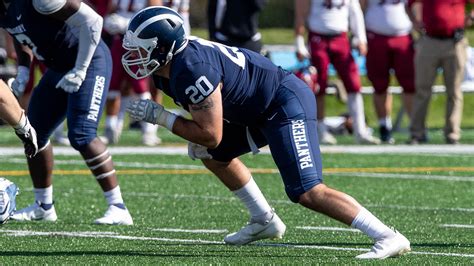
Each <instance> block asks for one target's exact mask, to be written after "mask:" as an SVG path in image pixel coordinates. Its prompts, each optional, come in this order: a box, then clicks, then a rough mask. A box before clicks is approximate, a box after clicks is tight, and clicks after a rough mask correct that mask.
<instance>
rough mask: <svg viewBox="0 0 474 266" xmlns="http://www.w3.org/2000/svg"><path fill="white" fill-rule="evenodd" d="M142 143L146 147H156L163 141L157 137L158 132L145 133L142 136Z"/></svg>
mask: <svg viewBox="0 0 474 266" xmlns="http://www.w3.org/2000/svg"><path fill="white" fill-rule="evenodd" d="M142 143H143V145H145V146H150V147H153V146H156V145H159V144H161V139H160V138H159V137H158V136H157V135H156V132H154V131H153V132H145V133H143V135H142Z"/></svg>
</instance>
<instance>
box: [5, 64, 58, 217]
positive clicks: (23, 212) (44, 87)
mask: <svg viewBox="0 0 474 266" xmlns="http://www.w3.org/2000/svg"><path fill="white" fill-rule="evenodd" d="M62 75H63V73H57V72H54V71H51V70H50V71H47V72H46V73H45V74H44V76H43V78H42V79H41V81H40V82H39V84H38V86H37V87H36V88H35V89H34V90H33V93H32V96H31V99H30V104H29V107H28V117H29V119H30V122H31V124H32V126H33V127H34V128H35V130H36V133H37V137H38V147H39V151H38V153H37V154H36V156H35V157H33V158H28V159H27V162H28V169H29V171H30V175H31V179H32V181H33V191H34V194H35V202H34V203H33V204H32V205H30V206H29V207H27V208H24V209H20V210H18V211H16V212H15V214H14V215H13V216H12V219H14V220H21V221H29V220H43V221H56V219H57V216H56V211H55V209H54V205H53V176H52V175H53V163H54V160H53V149H52V146H51V143H50V141H49V137H50V136H51V134H52V132H53V130H54V129H55V128H56V127H57V126H58V125H59V124H60V123H61V122H62V121H63V120H64V117H65V115H66V108H67V107H66V105H67V94H66V92H64V91H63V90H58V89H56V88H55V86H56V84H57V82H58V81H59V80H60V79H61V78H62Z"/></svg>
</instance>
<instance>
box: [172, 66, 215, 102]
mask: <svg viewBox="0 0 474 266" xmlns="http://www.w3.org/2000/svg"><path fill="white" fill-rule="evenodd" d="M221 80H222V74H221V73H220V71H218V70H216V69H215V68H214V67H213V66H212V65H210V64H208V63H204V62H200V63H196V64H192V65H188V66H186V67H185V68H183V69H182V71H181V72H180V73H179V74H178V75H177V78H176V88H177V89H176V91H177V94H178V98H179V101H180V102H181V104H186V105H189V104H198V103H200V102H202V101H203V100H204V99H206V98H207V97H208V96H209V95H210V94H212V93H213V92H214V90H215V89H216V88H217V86H218V85H219V82H221Z"/></svg>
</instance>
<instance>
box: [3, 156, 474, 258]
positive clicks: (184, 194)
mask: <svg viewBox="0 0 474 266" xmlns="http://www.w3.org/2000/svg"><path fill="white" fill-rule="evenodd" d="M139 150H140V148H139V147H137V151H139ZM0 160H1V168H0V176H7V177H8V178H10V179H11V180H12V181H14V182H15V183H17V184H18V185H19V187H20V188H21V194H20V195H19V196H18V198H17V201H18V206H19V207H20V208H21V207H25V206H26V205H28V204H30V203H31V202H32V201H33V193H32V192H31V189H32V185H31V182H30V179H29V177H28V173H27V168H26V165H25V162H24V158H23V157H22V156H21V155H15V156H2V158H0ZM114 160H115V163H116V164H117V165H118V166H117V170H118V173H119V178H120V182H121V188H122V192H123V196H124V198H125V200H126V203H127V206H128V208H129V209H130V211H131V213H132V215H133V217H134V221H135V225H133V226H130V227H120V226H119V227H114V226H96V225H93V224H92V221H93V220H94V219H95V218H98V217H99V216H101V215H102V214H103V212H104V211H105V208H106V207H105V200H104V199H103V197H102V194H101V191H100V189H99V187H98V186H97V184H96V182H95V180H94V178H93V177H92V176H91V175H90V174H89V172H88V169H87V168H86V167H85V166H84V164H83V161H82V160H81V158H80V157H79V156H57V160H56V164H55V173H56V174H55V175H54V194H55V206H56V210H57V213H58V216H59V220H58V221H57V222H56V223H41V222H34V223H20V222H14V221H11V222H9V223H7V224H5V225H3V226H1V227H0V243H1V251H0V264H2V265H5V264H33V263H34V264H37V265H38V264H134V265H137V264H158V265H162V264H180V265H188V264H198V265H202V264H207V265H209V264H240V265H249V264H250V265H256V264H260V265H261V264H273V265H307V264H339V265H342V264H358V263H361V262H360V261H357V260H355V259H354V256H356V255H357V254H359V253H362V252H364V251H365V250H368V249H369V248H370V247H371V241H370V240H369V239H368V238H367V237H365V236H364V235H363V234H361V233H358V232H353V231H347V230H345V229H348V227H346V226H344V225H342V224H340V223H338V222H335V221H333V220H331V219H329V218H327V217H325V216H323V215H320V214H315V213H313V212H311V211H309V210H307V209H304V208H303V207H301V206H299V205H296V204H293V203H291V202H290V201H289V200H288V199H287V197H286V195H285V192H284V190H283V185H282V182H281V180H280V176H279V175H278V174H277V173H276V169H275V166H274V164H273V161H272V160H271V157H270V156H269V155H265V154H261V155H257V156H251V155H248V156H244V157H243V160H244V161H245V162H246V163H247V165H248V166H249V167H250V168H252V171H253V173H254V178H255V180H256V182H257V183H258V184H259V185H260V187H261V189H262V191H263V192H264V194H265V195H266V197H267V198H268V200H269V202H270V204H271V205H272V206H273V207H274V208H275V209H276V211H277V212H278V213H279V215H280V217H281V218H282V220H283V221H284V222H285V223H286V225H287V228H288V229H287V233H286V235H285V237H284V238H283V239H281V240H274V241H270V240H268V241H267V240H266V241H260V242H257V243H256V244H252V245H248V246H241V247H236V246H227V245H225V244H223V242H222V239H223V237H224V236H225V235H226V234H227V233H229V232H233V231H234V230H238V229H239V228H240V227H241V226H243V225H244V224H245V223H246V221H247V219H248V215H247V213H246V210H245V209H244V207H243V206H242V205H241V204H240V202H239V201H237V200H236V199H235V198H234V196H233V194H232V193H230V192H229V191H227V190H226V189H225V187H224V186H223V185H222V184H221V183H219V181H218V180H217V178H215V177H214V176H212V175H211V174H210V173H209V172H208V171H206V170H205V169H204V168H202V166H200V163H199V162H197V161H192V160H190V159H189V158H187V156H185V155H139V154H126V155H119V154H116V155H114ZM323 160H324V166H325V170H324V172H325V182H326V184H328V185H330V186H332V187H334V188H337V189H340V190H343V191H345V192H347V193H349V194H351V195H352V196H354V197H355V198H357V199H358V200H359V201H360V202H361V203H362V204H363V205H365V206H366V207H367V208H368V209H370V210H371V211H373V213H374V214H376V215H377V216H378V217H380V218H381V219H382V220H383V221H385V222H386V223H387V224H389V225H391V226H394V227H396V228H397V229H398V230H399V231H401V232H402V233H404V234H405V235H406V236H407V237H408V238H409V239H410V240H411V243H412V249H413V252H412V253H410V254H408V255H405V256H403V257H400V258H394V259H389V260H386V261H385V262H384V264H406V265H421V264H440V265H447V264H463V265H472V264H473V263H474V242H473V240H474V238H473V236H474V231H473V230H474V228H473V226H474V219H473V218H474V215H473V213H474V204H473V201H472V198H473V196H474V190H473V182H474V179H473V176H472V173H473V172H474V165H473V163H472V162H473V161H474V155H472V154H464V155H443V154H433V155H429V154H425V155H407V154H401V155H400V154H398V155H397V154H384V155H382V156H381V155H380V154H373V155H354V154H352V155H351V154H334V153H325V154H323ZM341 228H342V229H341ZM340 230H345V231H340ZM373 263H374V264H376V262H373Z"/></svg>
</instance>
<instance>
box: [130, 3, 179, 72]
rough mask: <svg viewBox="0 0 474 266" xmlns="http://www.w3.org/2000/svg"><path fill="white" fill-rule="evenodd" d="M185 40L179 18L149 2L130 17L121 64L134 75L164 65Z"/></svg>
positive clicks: (172, 12)
mask: <svg viewBox="0 0 474 266" xmlns="http://www.w3.org/2000/svg"><path fill="white" fill-rule="evenodd" d="M186 44H187V38H186V36H185V33H184V27H183V19H182V18H181V16H180V15H179V14H178V13H176V12H175V11H174V10H172V9H169V8H166V7H161V6H153V7H148V8H145V9H143V10H141V11H139V12H138V13H137V14H136V15H135V16H133V17H132V19H131V20H130V23H129V25H128V29H127V32H126V34H125V36H124V39H123V43H122V46H123V48H124V49H125V50H126V51H127V52H126V53H125V54H124V55H123V56H122V65H123V67H124V68H125V70H126V71H127V73H128V74H129V75H130V76H132V77H133V78H135V79H141V78H145V77H147V76H149V75H151V74H152V73H153V72H155V71H156V70H158V69H160V68H162V67H164V66H165V65H167V64H168V63H169V62H170V61H171V59H172V58H173V56H174V55H175V54H177V53H179V52H181V51H182V50H183V49H184V48H185V47H186Z"/></svg>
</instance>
